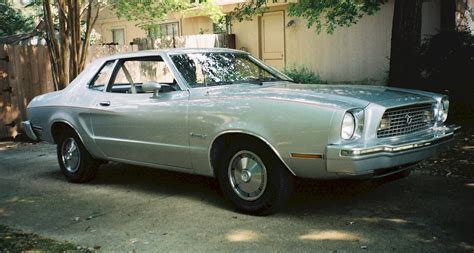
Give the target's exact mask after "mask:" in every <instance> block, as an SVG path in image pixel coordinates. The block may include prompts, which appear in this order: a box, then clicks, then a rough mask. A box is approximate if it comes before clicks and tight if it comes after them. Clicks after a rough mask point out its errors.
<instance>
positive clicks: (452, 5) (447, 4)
mask: <svg viewBox="0 0 474 253" xmlns="http://www.w3.org/2000/svg"><path fill="white" fill-rule="evenodd" d="M440 5H441V6H440V19H441V20H440V21H441V31H454V29H455V28H456V16H455V14H456V0H441V2H440Z"/></svg>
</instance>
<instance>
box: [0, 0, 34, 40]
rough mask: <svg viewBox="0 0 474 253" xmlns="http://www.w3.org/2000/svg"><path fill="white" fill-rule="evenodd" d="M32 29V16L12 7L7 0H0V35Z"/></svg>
mask: <svg viewBox="0 0 474 253" xmlns="http://www.w3.org/2000/svg"><path fill="white" fill-rule="evenodd" d="M33 30H34V20H33V18H32V17H28V16H26V15H24V14H23V13H22V12H21V11H19V10H16V9H15V8H13V7H12V6H11V5H10V3H9V1H6V0H0V36H4V35H13V34H19V33H28V32H32V31H33Z"/></svg>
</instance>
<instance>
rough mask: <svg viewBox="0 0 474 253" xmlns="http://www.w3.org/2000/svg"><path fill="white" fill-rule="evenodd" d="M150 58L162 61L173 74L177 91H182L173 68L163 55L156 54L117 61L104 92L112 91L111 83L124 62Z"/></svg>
mask: <svg viewBox="0 0 474 253" xmlns="http://www.w3.org/2000/svg"><path fill="white" fill-rule="evenodd" d="M150 58H160V59H161V61H163V62H164V63H165V65H166V67H168V69H169V70H170V71H171V73H172V74H173V77H174V79H175V80H176V83H178V87H179V89H180V90H179V91H182V90H183V87H182V86H181V85H180V83H179V80H178V78H177V77H176V74H175V72H174V71H173V68H172V67H171V66H170V64H169V63H168V62H167V61H166V60H165V57H164V55H163V54H157V55H149V56H138V57H126V58H120V59H117V62H116V64H115V66H114V70H113V71H112V75H111V76H110V79H109V82H108V84H107V88H106V89H105V92H111V90H112V85H113V81H115V78H117V74H118V72H119V71H120V68H121V66H122V65H123V63H124V62H126V61H140V60H144V59H150Z"/></svg>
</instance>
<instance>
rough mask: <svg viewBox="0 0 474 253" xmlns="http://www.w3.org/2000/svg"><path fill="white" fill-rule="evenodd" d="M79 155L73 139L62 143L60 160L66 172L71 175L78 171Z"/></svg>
mask: <svg viewBox="0 0 474 253" xmlns="http://www.w3.org/2000/svg"><path fill="white" fill-rule="evenodd" d="M80 158H81V153H80V151H79V148H78V147H77V143H76V140H74V138H68V139H66V140H65V141H64V142H63V145H62V147H61V159H62V161H63V164H64V167H66V170H67V171H69V172H71V173H76V171H77V170H78V169H79V163H80Z"/></svg>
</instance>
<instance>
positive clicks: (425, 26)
mask: <svg viewBox="0 0 474 253" xmlns="http://www.w3.org/2000/svg"><path fill="white" fill-rule="evenodd" d="M439 1H440V0H427V1H424V3H423V13H422V15H423V22H422V38H425V37H426V36H427V35H430V34H435V33H436V32H437V31H438V30H439V27H440V21H439V14H440V9H439V8H440V7H439ZM232 9H233V8H232V6H231V5H226V6H224V10H227V11H228V10H232ZM393 10H394V0H389V1H388V3H386V4H384V5H383V6H382V8H381V10H380V11H378V12H377V13H376V14H375V15H373V16H365V17H363V18H362V19H361V20H359V22H358V23H357V24H355V25H352V26H350V27H338V28H336V30H335V32H334V33H333V34H326V33H325V32H324V31H323V32H321V34H316V32H315V31H314V29H313V28H307V26H306V21H305V20H304V19H301V18H294V17H289V16H288V15H287V6H286V4H283V5H282V4H277V5H275V6H272V7H270V8H269V10H268V11H269V12H274V11H283V12H284V13H285V15H284V24H285V27H284V28H283V29H284V32H285V50H284V52H285V65H286V66H294V65H304V66H306V67H308V68H310V69H311V70H313V71H314V72H316V73H318V74H320V76H321V78H322V79H323V80H327V81H329V82H332V83H337V82H362V83H374V84H379V83H383V82H384V81H385V80H386V78H387V74H388V69H389V57H390V46H391V36H392V20H393ZM173 21H177V22H179V26H180V35H193V34H199V33H201V32H203V33H206V34H207V33H212V32H213V27H212V21H211V20H210V19H209V18H207V17H199V16H191V15H189V16H187V17H182V16H178V15H169V16H168V19H167V20H166V21H164V23H166V22H173ZM290 21H294V22H292V23H293V25H291V26H289V27H288V26H286V24H288V22H290ZM95 28H96V30H97V32H99V33H100V34H101V35H102V42H105V43H108V42H112V32H111V31H112V29H115V28H124V29H125V43H126V44H128V43H129V42H131V41H132V40H133V39H134V38H139V37H145V36H146V34H145V32H144V31H143V30H141V29H139V28H137V27H136V26H135V23H134V22H130V21H125V20H119V19H118V18H116V17H115V15H114V13H113V11H110V10H105V11H104V12H103V13H101V16H100V19H99V20H98V21H97V24H96V26H95ZM260 29H261V28H260V17H255V18H254V19H253V20H252V21H243V22H233V23H232V27H231V32H232V33H234V34H236V46H237V49H243V50H246V51H248V52H249V53H251V54H252V55H254V56H257V57H261V45H260V41H261V38H260V37H261V32H260Z"/></svg>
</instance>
